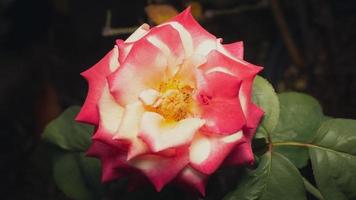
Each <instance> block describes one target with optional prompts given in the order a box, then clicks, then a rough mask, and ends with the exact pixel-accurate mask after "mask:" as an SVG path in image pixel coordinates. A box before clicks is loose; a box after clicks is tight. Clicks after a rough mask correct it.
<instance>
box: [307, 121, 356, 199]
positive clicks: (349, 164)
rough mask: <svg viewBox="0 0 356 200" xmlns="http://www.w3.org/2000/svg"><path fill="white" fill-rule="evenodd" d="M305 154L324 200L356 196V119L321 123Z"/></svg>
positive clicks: (354, 197) (355, 197) (353, 197)
mask: <svg viewBox="0 0 356 200" xmlns="http://www.w3.org/2000/svg"><path fill="white" fill-rule="evenodd" d="M309 153H310V158H311V161H312V166H313V172H314V176H315V180H316V183H317V185H318V187H319V189H320V192H321V193H322V194H323V196H324V198H325V199H326V200H348V199H356V190H355V188H356V179H355V177H356V120H347V119H331V120H328V121H326V122H324V123H323V124H322V126H321V127H320V129H319V130H318V132H317V135H316V137H315V139H314V141H313V144H312V145H310V148H309Z"/></svg>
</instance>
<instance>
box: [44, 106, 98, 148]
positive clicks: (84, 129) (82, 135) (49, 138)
mask: <svg viewBox="0 0 356 200" xmlns="http://www.w3.org/2000/svg"><path fill="white" fill-rule="evenodd" d="M79 110H80V107H79V106H72V107H69V108H68V109H67V110H65V111H64V112H63V113H62V114H61V115H60V116H59V117H58V118H56V119H55V120H53V121H52V122H50V123H49V124H48V125H47V127H46V128H45V130H44V133H43V135H42V137H43V139H44V140H45V141H46V142H48V143H50V144H53V145H55V146H58V147H60V148H61V149H63V150H67V151H85V150H86V149H88V147H89V145H90V143H91V140H90V138H91V134H92V132H93V127H92V126H90V125H85V124H81V123H78V122H76V121H75V120H74V119H75V116H76V115H77V114H78V112H79Z"/></svg>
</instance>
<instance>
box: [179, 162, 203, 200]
mask: <svg viewBox="0 0 356 200" xmlns="http://www.w3.org/2000/svg"><path fill="white" fill-rule="evenodd" d="M207 178H208V177H207V175H205V174H202V173H200V172H198V171H197V170H195V169H193V168H192V167H190V166H187V167H185V168H184V169H183V170H182V171H181V172H180V174H179V175H178V176H177V181H178V182H179V183H182V185H183V186H186V187H187V186H188V188H190V187H193V188H195V189H197V190H198V191H199V192H200V194H201V195H202V196H205V184H206V181H207Z"/></svg>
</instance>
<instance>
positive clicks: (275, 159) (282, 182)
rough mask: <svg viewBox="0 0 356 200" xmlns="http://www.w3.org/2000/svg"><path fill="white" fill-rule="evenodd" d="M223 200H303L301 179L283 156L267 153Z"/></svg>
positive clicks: (303, 193)
mask: <svg viewBox="0 0 356 200" xmlns="http://www.w3.org/2000/svg"><path fill="white" fill-rule="evenodd" d="M224 199H225V200H251V199H254V200H255V199H258V200H271V199H273V200H289V199H290V200H295V199H298V200H303V199H306V197H305V188H304V184H303V179H302V177H301V175H300V173H299V171H298V170H297V169H296V168H295V167H294V165H293V164H292V163H291V162H290V161H289V160H288V159H287V158H285V157H284V156H283V155H281V154H278V153H270V152H267V153H266V154H265V155H263V156H262V158H261V161H260V163H259V165H258V167H257V169H255V170H252V171H248V172H247V173H246V174H245V175H244V176H243V177H242V179H241V182H240V183H239V184H238V187H237V188H236V190H235V191H234V192H232V193H230V194H229V195H228V196H227V197H225V198H224Z"/></svg>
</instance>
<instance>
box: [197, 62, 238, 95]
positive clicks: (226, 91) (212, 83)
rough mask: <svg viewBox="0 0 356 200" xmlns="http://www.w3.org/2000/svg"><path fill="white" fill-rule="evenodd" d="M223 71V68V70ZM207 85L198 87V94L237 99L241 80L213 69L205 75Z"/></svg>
mask: <svg viewBox="0 0 356 200" xmlns="http://www.w3.org/2000/svg"><path fill="white" fill-rule="evenodd" d="M222 69H223V68H222ZM204 79H205V81H204V82H205V84H203V85H198V90H199V92H198V93H201V92H203V93H204V94H207V95H209V96H211V97H212V98H213V99H214V98H237V97H238V94H239V90H240V85H241V80H239V79H238V78H237V77H235V76H233V75H231V74H228V73H226V72H224V71H223V70H220V69H219V68H213V69H212V70H208V71H206V72H205V74H204Z"/></svg>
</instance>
